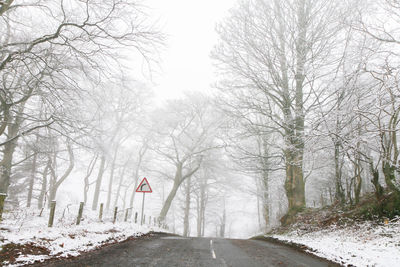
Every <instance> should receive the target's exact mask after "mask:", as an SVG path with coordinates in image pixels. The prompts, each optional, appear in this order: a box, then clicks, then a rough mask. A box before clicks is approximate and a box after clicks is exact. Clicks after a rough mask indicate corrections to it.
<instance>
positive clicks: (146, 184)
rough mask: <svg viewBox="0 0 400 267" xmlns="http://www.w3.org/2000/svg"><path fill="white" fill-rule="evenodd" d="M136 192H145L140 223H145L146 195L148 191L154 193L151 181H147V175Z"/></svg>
mask: <svg viewBox="0 0 400 267" xmlns="http://www.w3.org/2000/svg"><path fill="white" fill-rule="evenodd" d="M136 192H138V193H143V200H142V215H141V216H140V225H143V224H144V197H145V195H146V193H152V192H153V190H151V187H150V184H149V181H147V179H146V177H145V178H143V180H142V181H141V182H140V184H139V186H138V187H137V188H136Z"/></svg>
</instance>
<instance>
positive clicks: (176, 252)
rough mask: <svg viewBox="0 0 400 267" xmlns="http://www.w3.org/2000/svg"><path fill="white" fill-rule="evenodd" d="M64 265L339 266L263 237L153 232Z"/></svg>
mask: <svg viewBox="0 0 400 267" xmlns="http://www.w3.org/2000/svg"><path fill="white" fill-rule="evenodd" d="M35 266H47V267H50V266H51V267H61V266H63V267H64V266H82V267H95V266H96V267H97V266H121V267H122V266H207V267H212V266H223V267H224V266H246V267H247V266H249V267H251V266H282V267H283V266H288V267H294V266H307V267H312V266H336V265H333V264H331V263H329V262H327V261H324V260H321V259H318V258H315V257H312V256H310V255H308V254H305V253H302V252H300V251H297V250H295V249H292V248H290V247H287V246H282V245H278V244H275V243H270V242H265V241H259V240H242V239H220V238H183V237H179V236H171V235H167V234H152V235H150V236H147V237H145V238H138V239H134V240H130V241H127V242H123V243H120V244H115V245H111V246H108V247H105V248H102V249H100V250H97V251H94V252H90V253H87V254H85V255H83V256H80V257H78V258H74V259H65V260H58V261H55V262H52V263H48V264H42V265H35Z"/></svg>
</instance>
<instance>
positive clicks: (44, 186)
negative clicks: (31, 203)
mask: <svg viewBox="0 0 400 267" xmlns="http://www.w3.org/2000/svg"><path fill="white" fill-rule="evenodd" d="M50 164H51V161H50V160H48V161H47V164H46V167H45V168H44V171H43V180H42V187H41V189H40V194H39V200H38V209H42V208H43V205H44V204H45V203H44V198H45V196H46V190H47V174H48V172H49V168H50V167H49V165H50Z"/></svg>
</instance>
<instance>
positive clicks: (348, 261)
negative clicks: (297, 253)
mask: <svg viewBox="0 0 400 267" xmlns="http://www.w3.org/2000/svg"><path fill="white" fill-rule="evenodd" d="M271 237H273V238H276V239H279V240H283V241H290V242H293V243H297V244H302V245H305V246H307V247H309V248H310V249H311V251H310V252H311V253H313V254H315V255H317V256H320V257H323V258H327V259H329V260H332V261H335V262H338V263H341V264H343V265H354V266H400V218H397V219H395V220H392V221H390V222H389V223H388V224H387V225H385V224H379V225H377V224H374V223H371V222H363V223H360V224H354V225H352V226H335V225H332V226H330V227H327V228H326V229H323V230H317V231H312V232H310V231H304V230H303V231H302V230H295V231H291V232H289V233H286V234H279V235H278V234H275V235H271Z"/></svg>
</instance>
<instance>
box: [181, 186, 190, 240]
mask: <svg viewBox="0 0 400 267" xmlns="http://www.w3.org/2000/svg"><path fill="white" fill-rule="evenodd" d="M190 180H191V179H190V178H188V179H187V181H186V190H185V191H186V192H185V195H186V199H185V213H184V217H183V236H184V237H187V236H188V235H189V213H190V186H191V184H190V182H191V181H190Z"/></svg>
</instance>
